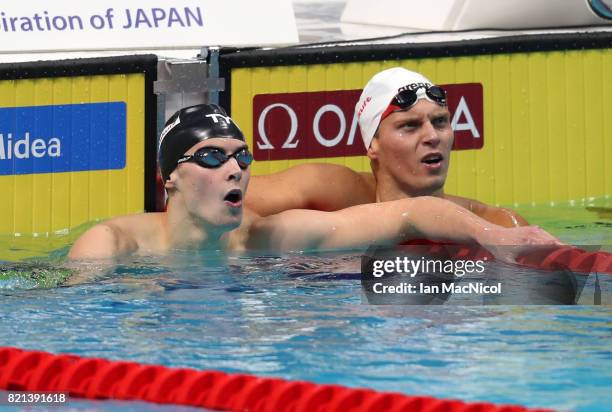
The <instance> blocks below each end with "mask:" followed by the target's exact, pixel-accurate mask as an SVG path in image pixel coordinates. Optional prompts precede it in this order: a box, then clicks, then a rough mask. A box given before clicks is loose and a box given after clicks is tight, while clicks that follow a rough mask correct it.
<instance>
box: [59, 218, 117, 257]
mask: <svg viewBox="0 0 612 412" xmlns="http://www.w3.org/2000/svg"><path fill="white" fill-rule="evenodd" d="M118 237H119V236H118V233H117V231H116V229H115V228H113V227H112V226H109V225H106V224H104V223H101V224H98V225H96V226H94V227H92V228H91V229H89V230H88V231H87V232H85V233H84V234H83V235H82V236H81V237H80V238H78V239H77V241H76V242H75V243H74V245H73V246H72V248H71V249H70V252H68V259H70V260H90V259H109V258H113V257H115V256H116V255H117V254H119V252H120V251H119V247H118V245H119V239H118Z"/></svg>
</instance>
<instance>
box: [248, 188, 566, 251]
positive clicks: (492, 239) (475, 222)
mask: <svg viewBox="0 0 612 412" xmlns="http://www.w3.org/2000/svg"><path fill="white" fill-rule="evenodd" d="M253 234H254V236H253V237H252V239H253V243H251V244H249V245H248V246H249V247H251V248H253V247H254V248H257V249H269V250H285V251H287V250H304V249H307V250H308V249H342V248H365V247H368V246H370V245H375V244H388V245H393V244H398V243H402V242H405V241H408V240H412V239H421V238H427V239H430V240H434V241H442V240H447V241H452V242H458V243H479V244H481V245H484V246H487V245H511V246H515V245H524V246H528V245H533V244H544V245H558V244H559V242H558V240H557V239H555V238H554V237H553V236H551V235H549V234H548V233H546V232H544V231H543V230H541V229H539V228H535V227H526V228H515V229H504V228H502V227H499V226H497V225H494V224H491V223H490V222H487V221H486V220H483V219H481V218H479V217H478V216H476V215H474V214H473V213H470V212H468V211H467V210H465V209H464V208H462V207H460V206H458V205H456V204H455V203H452V202H449V201H446V200H444V199H439V198H436V197H418V198H413V199H402V200H396V201H392V202H384V203H374V204H367V205H360V206H355V207H352V208H348V209H344V210H341V211H338V212H317V211H308V210H293V211H288V212H285V213H281V214H279V215H275V216H271V217H269V218H266V219H263V220H262V221H260V222H259V223H258V224H256V225H254V233H253ZM490 250H491V251H492V252H494V254H496V255H499V256H501V255H502V254H505V256H502V258H504V259H505V260H512V259H513V258H514V256H515V255H516V254H517V253H520V252H521V250H522V249H516V248H515V249H513V250H512V251H509V250H508V249H507V248H506V250H503V248H502V250H493V248H491V249H490Z"/></svg>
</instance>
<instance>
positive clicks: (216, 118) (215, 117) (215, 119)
mask: <svg viewBox="0 0 612 412" xmlns="http://www.w3.org/2000/svg"><path fill="white" fill-rule="evenodd" d="M206 117H210V118H211V119H213V122H215V123H219V117H220V118H222V119H223V120H225V123H231V122H232V118H231V117H229V116H223V115H222V114H219V113H212V114H207V115H206Z"/></svg>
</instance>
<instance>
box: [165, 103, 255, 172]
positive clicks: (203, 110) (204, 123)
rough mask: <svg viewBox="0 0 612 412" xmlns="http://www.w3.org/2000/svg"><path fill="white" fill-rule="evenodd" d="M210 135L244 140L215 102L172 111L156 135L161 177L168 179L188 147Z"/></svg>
mask: <svg viewBox="0 0 612 412" xmlns="http://www.w3.org/2000/svg"><path fill="white" fill-rule="evenodd" d="M213 137H217V138H222V137H225V138H228V139H237V140H241V141H243V142H244V141H245V140H244V135H243V134H242V131H241V130H240V128H239V127H238V126H237V125H236V123H234V121H233V120H232V118H231V117H229V116H228V115H227V113H226V112H225V110H223V109H222V108H221V107H220V106H217V105H216V104H198V105H196V106H190V107H185V108H183V109H181V110H179V111H178V112H176V113H174V114H173V115H172V117H170V118H169V119H168V121H167V122H166V125H165V126H164V130H163V131H162V132H161V134H160V136H159V151H158V160H159V167H160V169H161V175H162V178H163V179H164V180H168V178H169V176H170V173H172V171H173V170H174V168H175V167H176V166H177V164H178V161H179V159H180V158H181V157H183V154H184V153H185V152H186V151H187V150H188V149H189V148H190V147H192V146H193V145H195V144H197V143H199V142H201V141H203V140H206V139H210V138H213Z"/></svg>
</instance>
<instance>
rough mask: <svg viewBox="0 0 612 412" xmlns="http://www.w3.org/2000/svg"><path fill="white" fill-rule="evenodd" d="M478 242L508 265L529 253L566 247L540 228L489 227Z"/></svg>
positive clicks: (479, 235)
mask: <svg viewBox="0 0 612 412" xmlns="http://www.w3.org/2000/svg"><path fill="white" fill-rule="evenodd" d="M476 241H477V242H478V243H479V244H481V245H482V246H483V247H485V248H486V249H487V250H488V251H489V252H491V253H492V254H493V256H495V258H496V259H499V260H501V261H503V262H506V263H516V261H517V258H518V257H519V256H521V255H523V254H526V253H529V252H534V251H536V250H546V249H551V250H553V249H557V248H559V247H561V246H564V244H563V243H562V242H561V241H560V240H559V239H557V238H556V237H554V236H553V235H551V234H550V233H548V232H547V231H545V230H544V229H542V228H540V227H538V226H522V227H513V228H503V227H500V226H489V227H486V228H483V230H482V231H481V232H480V233H479V234H478V235H477V236H476Z"/></svg>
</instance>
